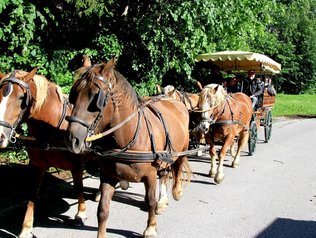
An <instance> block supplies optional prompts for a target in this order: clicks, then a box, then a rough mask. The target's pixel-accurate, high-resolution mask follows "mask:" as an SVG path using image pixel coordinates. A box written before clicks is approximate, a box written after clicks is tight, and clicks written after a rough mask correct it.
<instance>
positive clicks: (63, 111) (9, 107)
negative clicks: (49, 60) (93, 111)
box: [0, 69, 92, 237]
mask: <svg viewBox="0 0 316 238" xmlns="http://www.w3.org/2000/svg"><path fill="white" fill-rule="evenodd" d="M0 78H2V80H1V83H0V136H1V137H0V138H1V140H0V148H5V147H7V146H8V144H9V143H10V142H15V141H16V131H15V130H16V128H17V127H18V126H19V124H21V123H22V122H26V124H27V126H28V130H29V133H30V134H31V135H32V137H34V138H36V141H34V142H32V144H31V145H30V144H29V146H27V148H28V149H27V152H28V155H29V158H30V161H29V169H30V176H31V180H30V186H31V187H30V190H29V193H30V194H29V198H28V203H27V210H26V213H25V217H24V221H23V225H22V231H21V233H20V235H19V237H30V236H32V234H31V232H32V228H33V221H34V207H35V202H36V199H37V196H38V192H39V189H40V185H41V182H42V179H43V176H44V173H45V171H46V170H47V169H48V168H50V167H57V168H61V169H64V170H70V171H71V173H72V177H73V181H74V188H75V190H76V193H77V196H78V212H77V214H76V215H75V225H83V221H84V219H85V218H86V205H85V201H84V196H83V182H82V176H83V164H84V162H85V161H87V160H88V159H89V160H90V157H91V156H92V155H86V156H82V155H77V154H74V153H71V152H70V151H69V150H68V149H67V147H66V146H65V144H64V142H63V141H64V138H65V132H66V128H67V126H68V122H67V121H66V120H64V119H65V116H66V115H70V112H71V110H72V106H71V105H70V103H69V102H68V100H66V99H65V97H64V95H63V94H62V93H61V90H60V88H59V87H58V86H57V85H56V84H54V83H52V82H50V81H48V80H47V79H46V78H45V77H44V76H40V75H36V69H34V70H33V71H31V72H30V73H27V72H24V71H16V72H14V73H12V74H10V75H4V74H0ZM48 144H49V145H50V146H51V148H47V147H46V145H48ZM60 146H63V148H61V147H60ZM54 148H55V149H54ZM60 148H61V149H60ZM47 149H49V150H47Z"/></svg>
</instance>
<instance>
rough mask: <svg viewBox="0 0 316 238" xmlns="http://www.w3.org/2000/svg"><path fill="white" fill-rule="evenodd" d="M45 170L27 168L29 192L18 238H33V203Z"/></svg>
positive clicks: (32, 167)
mask: <svg viewBox="0 0 316 238" xmlns="http://www.w3.org/2000/svg"><path fill="white" fill-rule="evenodd" d="M44 173H45V169H40V168H37V167H34V166H32V165H30V166H29V176H30V185H31V186H30V191H29V195H28V196H29V198H28V202H27V208H26V212H25V216H24V220H23V224H22V230H21V232H20V234H19V238H29V237H33V235H32V229H33V222H34V209H35V202H36V200H37V197H38V193H39V189H40V186H41V184H42V181H43V177H44Z"/></svg>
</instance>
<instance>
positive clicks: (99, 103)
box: [96, 89, 107, 111]
mask: <svg viewBox="0 0 316 238" xmlns="http://www.w3.org/2000/svg"><path fill="white" fill-rule="evenodd" d="M106 101H107V94H105V92H104V91H103V90H102V89H100V90H99V93H98V98H97V102H96V106H97V108H98V109H99V110H100V111H102V109H103V107H104V106H105V103H106Z"/></svg>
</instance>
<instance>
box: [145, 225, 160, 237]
mask: <svg viewBox="0 0 316 238" xmlns="http://www.w3.org/2000/svg"><path fill="white" fill-rule="evenodd" d="M143 237H144V238H157V231H156V228H155V227H149V228H147V229H146V230H145V231H144V234H143Z"/></svg>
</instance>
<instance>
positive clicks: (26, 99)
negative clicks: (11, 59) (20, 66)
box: [0, 72, 31, 109]
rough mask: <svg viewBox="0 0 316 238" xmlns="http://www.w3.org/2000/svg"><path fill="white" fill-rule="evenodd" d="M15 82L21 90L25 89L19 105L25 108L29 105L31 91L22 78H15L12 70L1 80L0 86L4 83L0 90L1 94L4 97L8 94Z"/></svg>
mask: <svg viewBox="0 0 316 238" xmlns="http://www.w3.org/2000/svg"><path fill="white" fill-rule="evenodd" d="M14 83H15V84H17V85H19V86H20V87H21V88H22V89H23V90H25V92H24V96H23V100H22V104H21V107H22V109H24V108H26V107H28V106H29V104H30V101H31V91H30V88H29V85H28V84H27V83H25V82H24V81H22V80H19V79H17V78H15V73H14V72H13V73H12V74H11V75H10V76H9V77H8V78H6V79H4V80H2V82H1V84H0V87H1V86H3V85H4V87H5V88H4V90H3V92H2V95H3V96H4V97H6V96H8V95H9V93H10V90H11V88H12V84H14Z"/></svg>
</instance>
